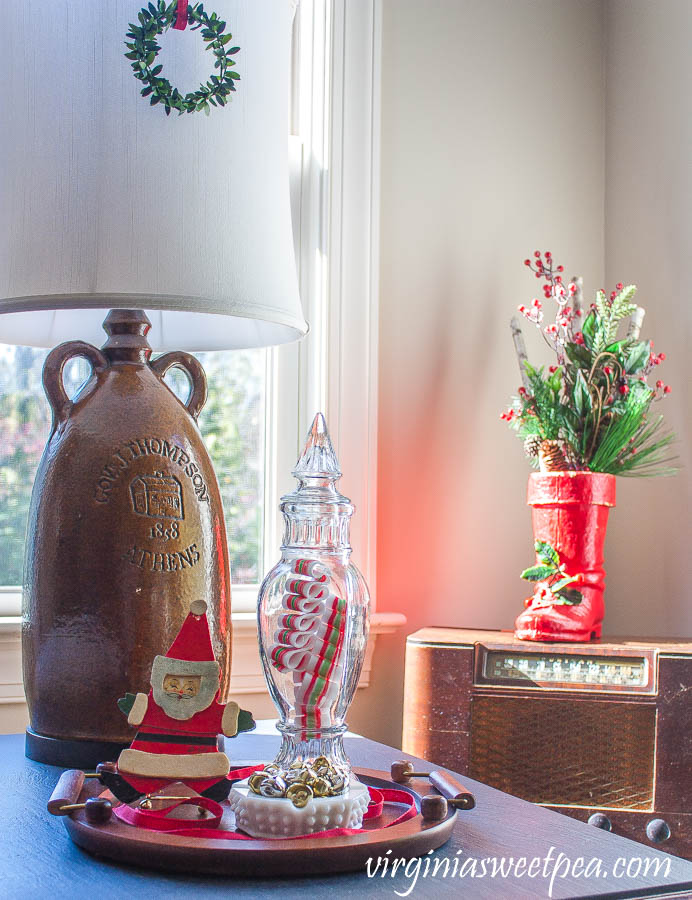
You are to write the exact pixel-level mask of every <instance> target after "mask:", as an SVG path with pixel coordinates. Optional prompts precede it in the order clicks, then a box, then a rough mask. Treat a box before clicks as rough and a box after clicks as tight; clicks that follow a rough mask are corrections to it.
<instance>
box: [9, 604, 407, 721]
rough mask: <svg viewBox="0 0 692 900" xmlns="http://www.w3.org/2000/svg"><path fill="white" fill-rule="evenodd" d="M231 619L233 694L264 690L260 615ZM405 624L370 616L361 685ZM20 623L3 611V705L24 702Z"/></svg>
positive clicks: (395, 616)
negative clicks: (381, 642)
mask: <svg viewBox="0 0 692 900" xmlns="http://www.w3.org/2000/svg"><path fill="white" fill-rule="evenodd" d="M232 622H233V672H232V674H231V696H233V697H237V696H239V695H241V694H264V693H266V690H267V687H266V684H265V681H264V674H263V673H262V664H261V662H260V658H259V653H258V651H257V617H256V615H255V613H254V612H236V613H233V615H232ZM405 624H406V616H404V615H402V614H401V613H373V615H372V617H371V619H370V640H369V641H368V648H367V651H366V654H365V663H364V665H363V671H362V672H361V676H360V681H359V683H358V687H359V688H365V687H368V685H369V684H370V674H371V671H372V658H373V655H374V652H375V645H376V643H377V638H378V636H379V635H381V634H393V633H394V632H395V631H396V630H397V629H398V628H400V627H401V626H402V625H405ZM21 625H22V619H21V616H3V615H0V706H2V705H3V704H23V703H24V702H25V700H24V687H23V684H22V647H21ZM0 730H1V729H0Z"/></svg>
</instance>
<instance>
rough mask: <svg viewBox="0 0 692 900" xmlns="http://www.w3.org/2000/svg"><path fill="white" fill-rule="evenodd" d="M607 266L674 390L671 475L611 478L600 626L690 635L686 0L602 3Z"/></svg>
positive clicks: (690, 161)
mask: <svg viewBox="0 0 692 900" xmlns="http://www.w3.org/2000/svg"><path fill="white" fill-rule="evenodd" d="M606 6H607V13H608V18H607V34H608V55H607V60H608V62H607V79H606V84H607V112H608V115H607V120H606V122H607V124H606V148H607V156H606V206H605V220H606V263H607V267H606V272H607V276H608V282H609V283H612V282H616V281H622V280H625V279H627V280H628V281H633V282H635V283H636V284H638V285H639V302H640V303H641V304H642V305H643V306H644V307H646V310H647V314H646V319H645V320H644V329H643V333H644V334H645V335H646V336H647V337H651V338H653V340H654V342H655V347H656V350H657V351H659V352H660V351H664V352H665V353H666V355H667V359H666V362H665V363H664V364H663V365H662V366H661V367H660V376H661V378H662V379H663V380H664V381H666V382H667V383H669V384H670V385H671V386H672V388H673V393H672V394H671V395H670V397H669V398H668V399H667V400H666V401H665V403H661V404H660V405H659V406H658V411H660V412H662V413H664V415H665V417H666V420H667V422H668V423H669V425H670V426H671V427H672V428H673V430H674V431H675V432H676V433H677V435H678V438H679V442H678V444H677V447H676V450H677V452H678V453H679V454H680V463H681V465H682V466H683V467H684V468H683V469H682V471H681V472H680V474H679V475H678V476H677V477H676V478H671V479H652V480H648V479H647V480H634V479H620V481H619V482H618V509H617V510H616V511H615V513H614V515H613V516H612V520H611V523H610V529H609V535H608V546H607V558H606V564H607V567H608V590H607V596H606V601H607V618H606V624H607V626H608V629H609V631H611V633H613V632H620V633H623V632H627V633H630V634H671V635H677V636H689V635H690V634H692V604H691V603H690V599H691V596H690V583H691V579H692V564H691V562H690V560H691V559H692V553H691V552H690V544H691V543H692V533H691V530H690V521H691V519H690V509H691V508H692V479H691V478H690V472H691V471H692V393H691V388H692V378H691V377H690V347H691V345H692V2H690V0H656V2H655V3H651V2H647V0H610V2H609V3H607V5H606Z"/></svg>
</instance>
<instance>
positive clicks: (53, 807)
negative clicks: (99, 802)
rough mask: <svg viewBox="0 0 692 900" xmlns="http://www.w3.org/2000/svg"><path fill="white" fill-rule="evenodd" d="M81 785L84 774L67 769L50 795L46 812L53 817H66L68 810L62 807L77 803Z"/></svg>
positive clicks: (76, 770) (77, 770)
mask: <svg viewBox="0 0 692 900" xmlns="http://www.w3.org/2000/svg"><path fill="white" fill-rule="evenodd" d="M83 785H84V772H81V771H80V770H79V769H68V770H67V771H66V772H63V773H62V775H61V776H60V778H59V779H58V783H57V784H56V785H55V788H54V790H53V793H52V794H51V795H50V800H49V801H48V804H47V806H48V812H49V813H51V814H52V815H54V816H68V815H69V814H70V810H69V809H63V807H65V806H71V805H73V804H75V803H77V801H78V799H79V795H80V793H81V792H82V787H83Z"/></svg>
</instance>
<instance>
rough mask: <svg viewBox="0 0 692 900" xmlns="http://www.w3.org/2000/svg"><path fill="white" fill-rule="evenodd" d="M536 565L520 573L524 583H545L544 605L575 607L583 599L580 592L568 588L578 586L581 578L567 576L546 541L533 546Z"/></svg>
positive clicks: (578, 576) (557, 556)
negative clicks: (572, 585)
mask: <svg viewBox="0 0 692 900" xmlns="http://www.w3.org/2000/svg"><path fill="white" fill-rule="evenodd" d="M534 548H535V550H536V556H537V558H538V563H537V564H536V565H533V566H529V568H528V569H524V571H523V572H522V573H521V577H522V578H524V579H525V580H526V581H543V582H545V584H544V587H543V591H544V594H545V597H544V598H543V599H544V601H545V603H546V604H549V605H551V606H552V605H554V606H577V605H578V604H579V603H581V602H582V600H583V599H584V598H583V597H582V594H581V591H578V590H577V589H576V588H572V587H570V585H571V584H575V583H576V584H579V583H580V582H581V581H582V580H583V576H582V575H581V574H579V575H567V574H566V572H565V565H564V563H560V556H559V554H558V552H557V550H555V549H554V548H553V547H551V546H550V544H548V543H547V542H546V541H536V543H535V544H534Z"/></svg>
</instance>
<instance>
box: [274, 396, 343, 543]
mask: <svg viewBox="0 0 692 900" xmlns="http://www.w3.org/2000/svg"><path fill="white" fill-rule="evenodd" d="M293 475H294V476H295V477H296V478H297V479H298V486H297V487H296V489H295V490H294V491H291V493H290V494H285V495H284V496H283V497H282V498H281V504H280V509H281V512H282V513H283V514H284V520H285V523H286V530H285V532H284V541H283V545H282V546H283V547H284V548H285V547H289V546H291V547H312V548H315V547H321V548H323V549H327V548H331V549H333V550H337V549H341V550H349V551H350V544H349V537H348V531H349V527H348V520H349V519H350V518H351V516H352V515H353V504H352V503H351V501H350V500H349V499H348V497H344V495H343V494H342V493H340V491H339V490H338V488H337V487H336V482H337V481H338V480H339V479H340V478H341V469H340V468H339V460H338V459H337V458H336V453H335V452H334V448H333V447H332V442H331V438H330V437H329V432H328V431H327V423H326V422H325V420H324V416H323V415H322V413H317V415H316V416H315V418H314V419H313V420H312V425H311V426H310V431H309V432H308V436H307V440H306V441H305V446H304V447H303V452H302V453H301V454H300V458H299V460H298V462H297V463H296V466H295V469H294V470H293Z"/></svg>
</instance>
